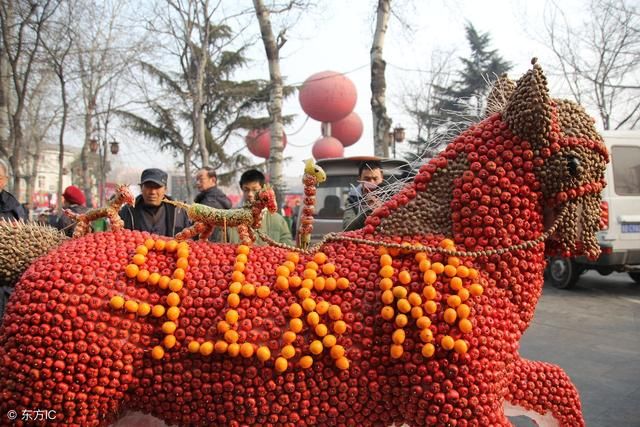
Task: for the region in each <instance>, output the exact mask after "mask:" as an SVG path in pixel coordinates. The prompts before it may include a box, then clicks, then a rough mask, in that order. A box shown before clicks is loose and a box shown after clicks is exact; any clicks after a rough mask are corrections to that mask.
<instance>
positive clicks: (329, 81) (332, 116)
mask: <svg viewBox="0 0 640 427" xmlns="http://www.w3.org/2000/svg"><path fill="white" fill-rule="evenodd" d="M357 98H358V96H357V94H356V87H355V85H354V84H353V82H352V81H351V80H350V79H349V78H348V77H346V76H344V75H342V74H340V73H336V72H335V71H322V72H320V73H316V74H314V75H312V76H311V77H309V78H308V79H307V80H305V82H304V83H303V84H302V88H301V89H300V94H299V96H298V99H299V100H300V105H301V106H302V109H303V110H304V112H305V113H307V114H308V115H309V117H311V118H312V119H315V120H318V121H321V122H336V121H338V120H340V119H342V118H344V117H346V116H347V115H348V114H349V113H350V112H351V111H353V107H355V105H356V100H357Z"/></svg>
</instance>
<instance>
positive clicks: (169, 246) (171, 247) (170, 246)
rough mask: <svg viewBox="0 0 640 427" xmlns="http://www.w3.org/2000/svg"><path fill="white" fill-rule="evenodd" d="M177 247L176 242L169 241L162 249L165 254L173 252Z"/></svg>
mask: <svg viewBox="0 0 640 427" xmlns="http://www.w3.org/2000/svg"><path fill="white" fill-rule="evenodd" d="M177 247H178V242H176V241H175V240H169V241H167V243H165V244H164V249H165V250H166V251H167V252H173V251H175V250H176V248H177Z"/></svg>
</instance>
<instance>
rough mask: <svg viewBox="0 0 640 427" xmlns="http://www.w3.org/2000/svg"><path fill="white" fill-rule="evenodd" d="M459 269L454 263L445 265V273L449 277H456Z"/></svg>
mask: <svg viewBox="0 0 640 427" xmlns="http://www.w3.org/2000/svg"><path fill="white" fill-rule="evenodd" d="M457 271H458V270H457V269H456V268H455V267H454V266H453V265H446V266H445V267H444V274H445V276H447V277H454V276H455V275H456V273H457Z"/></svg>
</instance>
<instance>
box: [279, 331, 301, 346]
mask: <svg viewBox="0 0 640 427" xmlns="http://www.w3.org/2000/svg"><path fill="white" fill-rule="evenodd" d="M296 337H297V335H296V333H295V332H293V331H286V332H285V333H284V334H282V342H284V343H285V344H291V343H292V342H294V341H295V340H296Z"/></svg>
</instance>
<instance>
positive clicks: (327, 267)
mask: <svg viewBox="0 0 640 427" xmlns="http://www.w3.org/2000/svg"><path fill="white" fill-rule="evenodd" d="M335 271H336V266H335V264H332V263H330V262H328V263H326V264H323V265H322V272H323V273H324V274H326V275H327V276H330V275H332V274H333V273H335Z"/></svg>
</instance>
